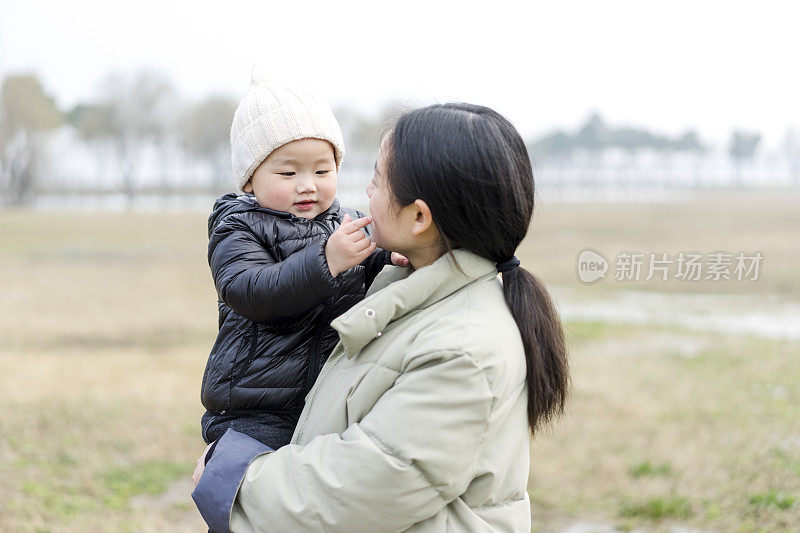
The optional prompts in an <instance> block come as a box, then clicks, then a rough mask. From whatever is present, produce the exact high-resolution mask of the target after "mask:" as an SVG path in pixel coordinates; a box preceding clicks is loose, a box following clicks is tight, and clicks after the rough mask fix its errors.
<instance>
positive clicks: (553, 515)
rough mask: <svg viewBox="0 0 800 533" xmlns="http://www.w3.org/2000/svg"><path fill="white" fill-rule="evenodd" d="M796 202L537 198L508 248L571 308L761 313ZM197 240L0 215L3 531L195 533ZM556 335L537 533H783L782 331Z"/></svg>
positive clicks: (207, 339) (799, 464)
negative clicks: (671, 265) (676, 307)
mask: <svg viewBox="0 0 800 533" xmlns="http://www.w3.org/2000/svg"><path fill="white" fill-rule="evenodd" d="M798 201H800V195H798V194H797V193H787V192H785V191H782V192H781V191H779V192H773V193H769V192H759V193H749V192H748V193H733V192H730V193H726V194H725V195H722V196H714V197H712V196H710V195H704V196H701V197H697V198H695V199H693V200H689V201H685V202H681V203H671V202H661V203H654V204H644V203H636V204H634V203H631V204H574V203H572V204H555V203H554V204H543V205H541V206H540V208H539V210H538V212H537V214H536V218H535V221H534V225H533V227H532V230H531V233H530V236H529V238H528V240H527V241H526V242H525V243H524V245H523V247H522V248H521V250H520V254H519V255H520V257H521V258H522V259H523V263H524V264H525V266H527V267H528V268H529V269H531V270H532V271H534V272H536V273H538V274H539V275H541V277H542V278H543V279H544V280H545V282H546V283H548V285H549V286H550V287H551V288H552V290H553V292H554V293H555V295H556V298H557V300H558V301H559V302H561V301H566V300H567V299H569V300H570V301H571V305H577V306H580V305H584V304H585V303H591V302H595V303H596V302H603V301H606V302H607V301H609V299H612V297H613V296H614V295H616V294H619V293H621V292H624V291H634V294H639V293H641V294H653V293H657V294H661V295H663V297H665V298H672V297H677V296H680V295H681V294H707V295H709V297H710V298H719V300H718V301H719V303H720V309H721V310H723V308H724V310H725V311H726V312H737V309H733V310H732V309H730V308H731V305H729V304H727V303H726V302H729V301H730V300H726V299H725V298H727V297H732V296H737V295H738V296H741V297H742V298H746V300H741V301H746V302H756V304H758V305H762V306H763V307H764V309H766V311H768V310H769V308H770V306H772V305H773V303H774V304H775V305H777V304H778V303H779V304H780V305H793V304H796V303H800V246H798V244H797V242H798V237H799V236H800V210H798V209H797V208H796V206H797V205H798ZM205 246H206V237H205V215H204V214H168V215H167V214H165V215H147V214H41V213H37V214H34V213H28V212H4V213H0V278H2V279H3V280H5V283H4V284H3V292H2V298H0V304H1V305H0V399H2V404H3V407H4V412H3V414H2V416H0V531H53V532H57V531H69V532H78V531H81V532H82V531H204V525H203V522H202V520H201V519H200V517H199V515H198V514H197V512H196V510H195V509H194V505H193V504H192V502H191V499H190V498H189V493H190V491H191V481H190V479H189V478H190V475H191V472H192V469H193V466H194V461H195V459H196V458H197V456H198V455H199V453H200V452H201V451H202V449H203V443H202V441H201V440H200V437H199V428H198V420H199V417H200V415H201V414H202V408H201V406H200V402H199V385H200V380H201V377H202V371H203V367H204V365H205V359H206V356H207V354H208V350H209V348H210V346H211V342H212V341H213V338H214V336H215V333H216V331H215V327H216V304H215V293H214V289H213V286H212V284H211V281H210V276H209V274H208V267H207V264H206V258H205ZM584 248H592V249H594V250H598V251H600V252H602V253H603V254H605V255H606V257H608V258H609V259H611V258H613V257H614V256H615V255H616V254H617V253H619V252H621V251H625V250H637V251H641V252H667V253H677V252H679V251H703V252H714V251H720V250H727V251H730V252H738V251H747V252H751V251H756V250H758V251H761V252H762V254H763V255H764V262H763V265H762V268H763V270H762V277H761V278H760V279H759V280H758V281H756V282H735V281H731V282H716V283H715V282H710V281H709V282H683V283H681V282H676V281H674V280H670V281H667V282H658V281H650V282H645V281H640V282H633V281H631V282H618V281H614V280H613V279H606V280H604V281H602V282H599V283H596V284H592V285H584V284H582V283H580V282H579V281H578V279H577V276H576V274H575V261H576V258H577V255H578V253H579V252H580V251H581V250H583V249H584ZM738 296H737V297H738ZM676 301H677V300H676ZM714 301H717V300H712V302H714ZM734 301H737V302H738V301H739V300H734ZM634 302H635V300H634ZM756 304H753V305H756ZM626 305H628V304H626ZM631 305H635V304H631ZM748 305H750V304H748ZM734 307H735V306H734ZM741 311H742V312H745V311H747V309H742V310H741ZM634 312H635V310H634ZM702 312H704V313H705V312H707V313H713V311H708V310H704V311H702ZM566 326H567V334H568V340H569V345H570V350H571V358H572V359H571V360H572V370H573V392H572V397H571V400H570V403H569V408H568V413H567V415H566V416H565V417H564V418H563V419H561V420H560V421H558V422H557V423H556V424H554V425H553V426H552V427H550V428H548V429H547V430H546V431H543V432H542V433H541V434H540V435H538V437H537V439H536V441H535V442H534V444H533V446H532V465H533V466H532V469H531V481H530V486H529V488H530V492H531V495H532V501H533V506H532V513H533V520H534V530H535V531H559V530H561V529H564V528H567V527H573V529H574V528H575V527H577V526H580V527H583V528H584V529H582V530H581V531H591V530H592V527H594V528H595V529H597V530H606V531H610V530H613V529H617V530H623V531H626V530H633V529H638V530H640V531H670V530H671V528H676V527H680V528H690V529H698V530H709V531H792V530H796V529H797V528H798V527H800V364H798V363H800V348H798V340H797V339H796V338H791V337H788V338H787V337H781V336H780V335H777V336H776V335H763V336H762V335H757V334H752V333H748V334H745V333H744V332H739V333H721V332H720V331H718V330H713V329H710V330H704V329H703V328H688V327H681V326H676V325H674V324H671V325H670V324H663V323H648V322H646V321H645V322H642V321H639V322H637V323H624V321H623V322H620V321H618V320H597V319H592V320H570V321H568V322H567V323H566ZM589 524H595V526H590V525H589ZM684 531H685V529H684Z"/></svg>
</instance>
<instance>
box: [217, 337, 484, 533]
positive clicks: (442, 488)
mask: <svg viewBox="0 0 800 533" xmlns="http://www.w3.org/2000/svg"><path fill="white" fill-rule="evenodd" d="M492 402H493V395H492V393H491V390H490V387H489V384H488V381H487V379H486V376H485V375H484V373H483V371H482V370H481V368H480V367H479V366H478V365H477V364H476V362H475V361H474V360H473V359H472V357H470V355H469V354H466V353H458V352H436V353H430V354H426V355H422V356H418V357H416V358H415V359H414V361H413V363H412V364H411V365H410V366H409V368H407V369H404V370H402V372H401V373H400V375H399V377H398V378H397V380H396V382H395V384H394V385H393V386H392V387H391V388H390V389H389V390H387V391H386V392H385V393H384V394H383V395H382V396H381V397H380V399H379V400H378V402H377V403H376V404H375V405H374V407H373V408H372V410H371V411H370V412H369V413H368V414H367V415H366V416H365V417H364V418H363V419H362V420H361V421H360V422H359V423H355V424H352V425H351V426H350V427H349V428H348V429H347V430H346V431H344V433H342V434H329V435H320V436H317V437H315V438H314V439H313V440H312V441H311V442H309V443H307V444H305V445H289V446H285V447H283V448H281V449H279V450H278V451H276V452H275V453H272V454H269V455H263V456H261V457H258V458H256V459H255V460H254V461H253V462H252V463H251V464H250V466H249V468H248V470H247V473H246V475H245V477H244V480H243V481H242V485H241V487H240V488H239V492H238V495H237V498H236V500H235V502H234V504H233V508H232V514H231V522H230V528H231V530H232V531H275V532H283V531H323V530H324V531H341V532H348V533H350V532H360V531H363V532H381V531H403V530H405V529H407V528H408V527H410V526H411V525H413V524H415V523H417V522H420V521H423V520H425V519H427V518H429V517H431V516H433V515H434V514H436V513H437V512H438V511H439V510H441V509H442V508H443V507H445V506H446V505H447V504H448V503H450V502H451V501H453V500H454V499H455V498H457V497H458V496H459V495H460V494H462V493H463V492H464V491H465V490H466V488H467V487H468V485H469V484H470V482H471V481H472V480H473V478H474V477H475V476H476V470H477V467H476V463H477V458H478V457H479V453H480V451H481V449H482V447H483V438H484V435H485V432H486V426H487V424H488V420H489V419H490V412H491V409H492V405H493V403H492ZM219 453H220V450H219V448H218V449H217V451H216V452H215V456H216V455H217V454H219ZM223 453H225V452H224V451H223Z"/></svg>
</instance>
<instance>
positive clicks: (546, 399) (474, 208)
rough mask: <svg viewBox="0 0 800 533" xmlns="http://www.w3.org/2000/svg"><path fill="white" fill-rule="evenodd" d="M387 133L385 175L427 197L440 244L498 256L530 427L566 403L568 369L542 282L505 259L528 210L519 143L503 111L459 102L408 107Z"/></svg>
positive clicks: (529, 187) (408, 194)
mask: <svg viewBox="0 0 800 533" xmlns="http://www.w3.org/2000/svg"><path fill="white" fill-rule="evenodd" d="M390 135H391V140H390V144H389V147H390V148H389V152H388V157H389V159H388V162H387V168H388V182H389V186H390V188H391V190H392V193H393V195H394V199H395V200H396V202H397V204H398V205H400V206H405V205H409V204H410V203H412V202H413V201H414V200H416V199H417V198H420V199H422V200H424V201H425V202H426V203H427V204H428V206H429V207H430V209H431V214H432V216H433V222H434V224H435V225H436V228H437V229H438V230H439V233H440V236H441V238H442V243H441V244H442V248H443V250H442V252H443V253H448V252H449V251H450V250H452V249H453V248H464V249H466V250H469V251H471V252H473V253H475V254H477V255H479V256H481V257H485V258H487V259H490V260H492V261H494V262H498V261H503V263H497V266H498V271H502V276H503V293H504V294H505V299H506V303H507V304H508V307H509V308H510V309H511V314H512V316H513V317H514V321H515V322H516V323H517V327H518V328H519V332H520V336H521V337H522V344H523V346H524V347H525V363H526V367H527V375H526V382H527V384H528V423H529V424H530V428H531V431H532V432H534V433H535V432H536V430H538V429H540V428H541V427H542V425H544V424H545V423H547V422H549V421H550V420H552V419H553V418H554V417H555V416H556V415H559V414H561V413H563V412H564V405H565V403H566V399H567V392H568V388H569V369H568V365H567V350H566V347H565V344H564V332H563V331H562V329H561V320H560V319H559V318H558V314H557V313H556V311H555V308H554V306H553V302H552V301H551V299H550V295H549V294H548V292H547V289H546V288H545V287H544V285H543V284H542V283H541V282H540V281H539V280H538V279H536V277H535V276H533V275H532V274H531V273H530V272H528V271H526V270H525V269H523V268H521V267H519V262H518V261H517V260H516V258H514V259H511V260H509V259H508V258H510V257H513V256H514V251H515V250H516V249H517V248H518V247H519V244H520V243H521V242H522V240H523V239H524V238H525V234H526V233H527V231H528V226H529V225H530V221H531V216H532V215H533V207H534V197H535V195H534V181H533V169H532V167H531V161H530V158H529V157H528V150H527V149H526V148H525V143H524V142H523V140H522V137H520V135H519V132H517V130H516V128H514V126H513V125H512V124H511V122H509V121H508V120H507V119H506V118H505V117H503V116H502V115H500V114H499V113H497V112H496V111H494V110H492V109H489V108H488V107H482V106H476V105H472V104H465V103H454V104H438V105H434V106H429V107H425V108H422V109H417V110H415V111H411V112H408V113H406V114H404V115H403V116H401V117H400V118H399V119H398V121H397V124H396V125H395V127H394V128H393V129H392V130H391V132H390ZM487 210H490V211H491V214H490V215H489V216H486V215H487Z"/></svg>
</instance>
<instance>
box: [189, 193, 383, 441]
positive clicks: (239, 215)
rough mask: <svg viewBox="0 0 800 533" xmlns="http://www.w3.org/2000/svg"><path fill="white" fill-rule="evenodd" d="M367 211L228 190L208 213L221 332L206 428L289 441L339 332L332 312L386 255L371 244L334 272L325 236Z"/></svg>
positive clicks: (355, 293) (208, 435) (359, 290)
mask: <svg viewBox="0 0 800 533" xmlns="http://www.w3.org/2000/svg"><path fill="white" fill-rule="evenodd" d="M345 213H349V214H350V216H351V217H352V218H353V219H356V218H359V217H362V216H364V214H363V213H361V212H359V211H356V210H354V209H349V208H345V207H340V206H339V202H338V200H334V203H333V205H331V207H330V208H329V209H328V210H327V211H325V212H323V213H320V214H319V215H318V216H317V217H316V218H314V219H313V220H310V219H306V218H300V217H296V216H294V215H292V214H290V213H286V212H282V211H273V210H271V209H267V208H263V207H260V206H259V205H258V204H257V202H256V200H255V197H254V196H252V195H249V194H243V195H239V196H237V195H235V194H226V195H225V196H222V197H221V198H219V199H218V200H217V201H216V203H215V204H214V210H213V212H212V214H211V216H210V217H209V219H208V233H209V243H208V262H209V265H210V266H211V272H212V275H213V277H214V283H215V285H216V288H217V294H218V298H219V299H218V306H219V334H218V336H217V340H216V342H215V343H214V347H213V348H212V350H211V354H210V356H209V358H208V363H207V365H206V370H205V374H204V376H203V386H202V401H203V406H204V407H205V408H206V409H207V410H208V411H207V413H206V414H205V415H204V417H203V437H204V438H205V440H206V441H207V442H211V441H213V440H216V439H217V438H219V437H220V436H222V434H223V433H224V432H225V431H226V430H227V428H228V427H233V428H234V429H237V430H239V431H243V432H245V433H248V434H250V435H251V436H253V437H254V438H257V439H259V440H261V441H262V442H266V444H268V445H270V446H272V447H273V448H276V449H277V448H278V447H279V446H281V445H283V444H286V443H288V441H289V439H290V438H291V434H292V431H293V430H294V427H295V425H296V424H297V419H298V418H299V416H300V412H301V411H302V408H303V402H304V398H305V396H306V394H307V393H308V391H309V390H310V388H311V386H312V385H313V384H314V381H315V380H316V378H317V375H318V374H319V371H320V370H321V368H322V365H323V364H324V363H325V361H326V359H327V358H328V354H330V352H331V350H332V349H333V347H334V346H335V344H336V342H337V341H338V335H337V333H336V332H335V331H334V330H333V328H331V327H330V323H331V321H332V320H333V319H334V318H336V317H337V316H339V315H340V314H342V313H343V312H344V311H346V310H347V309H349V308H350V307H352V306H353V305H354V304H355V303H357V302H359V301H360V300H362V299H363V298H364V295H365V293H366V289H367V287H368V286H369V284H370V283H371V282H372V280H373V279H374V278H375V276H376V275H377V274H378V272H379V271H380V270H381V269H382V268H383V266H384V265H386V264H387V263H388V256H389V254H388V253H387V252H384V251H383V250H380V249H379V250H376V251H375V253H373V254H372V255H370V257H369V258H367V259H366V260H365V261H364V262H363V263H362V264H361V265H358V266H356V267H354V268H351V269H349V270H347V271H345V272H342V273H341V274H339V275H338V276H337V277H336V278H334V277H333V276H331V273H330V270H329V269H328V263H327V260H326V258H325V244H326V243H327V240H328V237H329V236H330V234H331V233H333V231H334V230H335V229H336V228H337V227H339V224H340V223H341V220H342V217H343V216H344V215H345Z"/></svg>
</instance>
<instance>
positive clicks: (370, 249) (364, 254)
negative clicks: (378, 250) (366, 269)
mask: <svg viewBox="0 0 800 533" xmlns="http://www.w3.org/2000/svg"><path fill="white" fill-rule="evenodd" d="M367 240H368V241H369V245H367V247H366V248H364V249H363V250H361V251H360V252H359V253H358V262H359V263H360V262H361V261H363V260H364V259H366V258H367V257H369V256H370V254H371V253H372V252H374V251H375V247H376V246H377V244H375V242H374V241H370V240H369V239H367Z"/></svg>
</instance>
